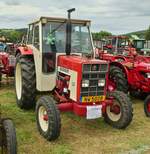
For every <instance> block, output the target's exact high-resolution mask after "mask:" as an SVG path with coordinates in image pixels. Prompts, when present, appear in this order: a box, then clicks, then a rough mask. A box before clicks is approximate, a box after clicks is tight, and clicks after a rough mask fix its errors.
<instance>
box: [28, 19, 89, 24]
mask: <svg viewBox="0 0 150 154" xmlns="http://www.w3.org/2000/svg"><path fill="white" fill-rule="evenodd" d="M67 20H68V19H67V18H58V17H40V18H39V19H38V20H35V21H34V22H32V23H30V24H29V25H33V24H37V23H39V22H42V21H43V22H44V21H47V22H48V21H53V22H62V23H63V22H65V21H67ZM71 22H72V23H76V24H87V23H89V24H90V23H91V20H80V19H71Z"/></svg>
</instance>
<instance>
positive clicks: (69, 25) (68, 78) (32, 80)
mask: <svg viewBox="0 0 150 154" xmlns="http://www.w3.org/2000/svg"><path fill="white" fill-rule="evenodd" d="M74 10H75V9H70V10H68V19H66V18H53V17H41V18H40V19H39V20H38V21H35V22H33V23H31V24H29V29H28V35H27V36H28V37H27V41H26V42H27V43H26V44H25V45H22V46H20V47H18V49H17V51H16V55H17V58H16V69H15V70H16V72H15V85H16V98H17V105H18V106H19V107H20V108H22V109H30V108H31V107H33V106H35V104H36V121H37V127H38V130H39V132H40V134H41V135H42V136H43V137H44V138H46V139H47V140H55V139H57V138H58V137H59V135H60V129H61V118H60V111H65V112H67V111H71V112H73V113H74V114H76V115H78V116H83V117H86V118H87V119H96V118H99V117H104V120H105V121H106V122H107V123H109V124H110V125H112V126H113V127H115V128H119V129H123V128H126V127H127V126H128V125H129V124H130V122H131V121H132V116H133V114H132V103H131V101H130V99H129V98H128V97H127V95H126V94H124V93H123V92H119V91H114V92H109V91H108V89H107V85H108V70H109V63H108V62H106V61H102V60H96V59H95V58H94V57H93V56H94V48H93V42H92V37H91V32H90V21H89V20H77V19H70V14H71V12H72V11H74ZM37 91H38V92H48V93H49V94H50V95H43V96H42V97H40V98H39V99H38V101H37V103H35V102H36V93H37Z"/></svg>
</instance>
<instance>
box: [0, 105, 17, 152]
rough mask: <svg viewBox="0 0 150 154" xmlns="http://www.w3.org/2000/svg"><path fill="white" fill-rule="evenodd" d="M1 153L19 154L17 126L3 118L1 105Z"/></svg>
mask: <svg viewBox="0 0 150 154" xmlns="http://www.w3.org/2000/svg"><path fill="white" fill-rule="evenodd" d="M0 152H1V153H2V154H17V140H16V131H15V126H14V124H13V122H12V120H11V119H8V118H3V117H2V113H1V105H0Z"/></svg>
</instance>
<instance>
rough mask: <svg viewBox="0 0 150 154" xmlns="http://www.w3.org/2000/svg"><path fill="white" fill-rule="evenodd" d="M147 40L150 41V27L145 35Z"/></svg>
mask: <svg viewBox="0 0 150 154" xmlns="http://www.w3.org/2000/svg"><path fill="white" fill-rule="evenodd" d="M145 39H146V40H150V26H149V28H148V30H147V31H146V33H145Z"/></svg>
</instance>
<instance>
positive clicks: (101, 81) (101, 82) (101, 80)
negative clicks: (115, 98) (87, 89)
mask: <svg viewBox="0 0 150 154" xmlns="http://www.w3.org/2000/svg"><path fill="white" fill-rule="evenodd" d="M98 86H99V87H104V86H105V79H100V80H98Z"/></svg>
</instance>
